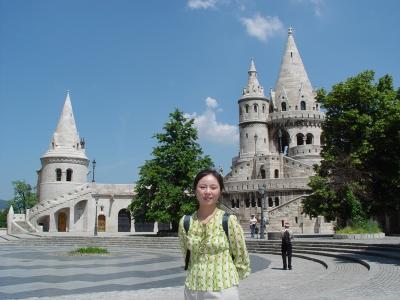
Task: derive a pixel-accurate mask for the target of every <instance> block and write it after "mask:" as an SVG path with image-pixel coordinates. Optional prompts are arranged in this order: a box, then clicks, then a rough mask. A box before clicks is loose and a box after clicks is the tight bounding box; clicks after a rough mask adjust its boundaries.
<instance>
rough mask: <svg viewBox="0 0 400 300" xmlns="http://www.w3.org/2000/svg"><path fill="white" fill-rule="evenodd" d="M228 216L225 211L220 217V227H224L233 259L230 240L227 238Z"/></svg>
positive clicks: (233, 258)
mask: <svg viewBox="0 0 400 300" xmlns="http://www.w3.org/2000/svg"><path fill="white" fill-rule="evenodd" d="M229 216H230V214H229V213H227V212H225V213H224V216H223V217H222V228H223V229H224V231H225V235H226V237H227V238H228V243H229V252H231V256H232V260H235V257H234V256H233V254H232V251H231V241H230V238H229V223H228V222H229Z"/></svg>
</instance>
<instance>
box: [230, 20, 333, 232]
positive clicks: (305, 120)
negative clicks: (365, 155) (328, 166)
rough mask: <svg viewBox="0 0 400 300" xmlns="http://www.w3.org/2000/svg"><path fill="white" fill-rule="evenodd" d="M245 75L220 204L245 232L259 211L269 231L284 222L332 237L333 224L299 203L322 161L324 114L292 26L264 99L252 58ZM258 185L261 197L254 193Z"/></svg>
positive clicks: (256, 192)
mask: <svg viewBox="0 0 400 300" xmlns="http://www.w3.org/2000/svg"><path fill="white" fill-rule="evenodd" d="M248 74H249V79H248V83H247V86H246V87H245V88H244V89H243V94H242V97H241V98H240V99H239V101H238V105H239V132H240V149H239V155H238V156H237V157H234V158H233V159H232V167H231V171H230V172H229V173H228V174H227V175H226V176H225V180H224V182H225V190H226V192H225V193H224V196H223V206H224V207H225V208H229V210H230V211H231V212H232V213H234V214H236V215H237V216H238V218H239V219H240V220H241V222H242V225H243V227H244V228H245V229H247V228H248V225H247V224H248V220H249V219H250V216H251V214H255V215H257V216H259V217H260V216H261V209H263V212H264V214H265V216H266V218H267V219H268V222H269V224H268V226H267V230H268V231H279V230H280V229H281V228H282V227H283V224H284V222H289V223H290V224H291V226H292V229H293V231H294V232H296V233H332V229H333V228H332V224H331V223H329V222H325V221H324V218H323V217H318V218H310V217H308V216H306V215H304V214H303V213H302V200H303V199H304V197H305V196H306V195H308V194H310V193H311V189H310V187H309V186H308V182H309V177H310V176H312V175H313V174H314V170H313V165H314V164H318V163H319V162H320V160H321V157H320V151H321V145H322V144H323V136H322V130H321V124H322V122H324V119H325V114H324V112H322V111H320V107H319V106H318V103H317V102H316V99H315V97H316V93H315V91H314V90H313V88H312V85H311V83H310V80H309V79H308V76H307V73H306V70H305V68H304V65H303V62H302V60H301V57H300V54H299V51H298V50H297V47H296V44H295V41H294V38H293V32H292V29H291V28H290V29H289V32H288V39H287V44H286V49H285V51H284V54H283V58H282V63H281V68H280V72H279V76H278V80H277V82H276V85H275V90H271V91H270V97H269V98H268V97H267V96H266V95H265V93H264V88H263V87H262V86H261V85H260V83H259V81H258V78H257V71H256V68H255V64H254V61H253V60H252V61H251V65H250V69H249V72H248ZM262 186H264V188H265V190H266V191H265V193H264V197H265V198H263V197H262V194H261V193H260V192H259V189H260V187H262ZM262 199H264V200H262Z"/></svg>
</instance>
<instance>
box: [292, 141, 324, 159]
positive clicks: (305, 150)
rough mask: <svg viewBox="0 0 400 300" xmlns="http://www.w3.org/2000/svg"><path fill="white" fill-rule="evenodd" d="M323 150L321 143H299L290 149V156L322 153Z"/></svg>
mask: <svg viewBox="0 0 400 300" xmlns="http://www.w3.org/2000/svg"><path fill="white" fill-rule="evenodd" d="M321 150H322V147H321V146H320V145H311V144H308V145H298V146H295V147H292V148H290V149H289V156H293V157H296V156H304V155H320V153H321Z"/></svg>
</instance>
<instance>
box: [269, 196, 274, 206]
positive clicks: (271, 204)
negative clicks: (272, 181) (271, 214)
mask: <svg viewBox="0 0 400 300" xmlns="http://www.w3.org/2000/svg"><path fill="white" fill-rule="evenodd" d="M268 206H269V207H272V206H274V202H273V201H272V198H271V197H270V198H268Z"/></svg>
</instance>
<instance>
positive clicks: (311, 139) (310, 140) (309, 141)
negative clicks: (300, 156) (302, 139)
mask: <svg viewBox="0 0 400 300" xmlns="http://www.w3.org/2000/svg"><path fill="white" fill-rule="evenodd" d="M313 143H314V136H313V135H312V134H311V133H307V138H306V144H307V145H310V144H313Z"/></svg>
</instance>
